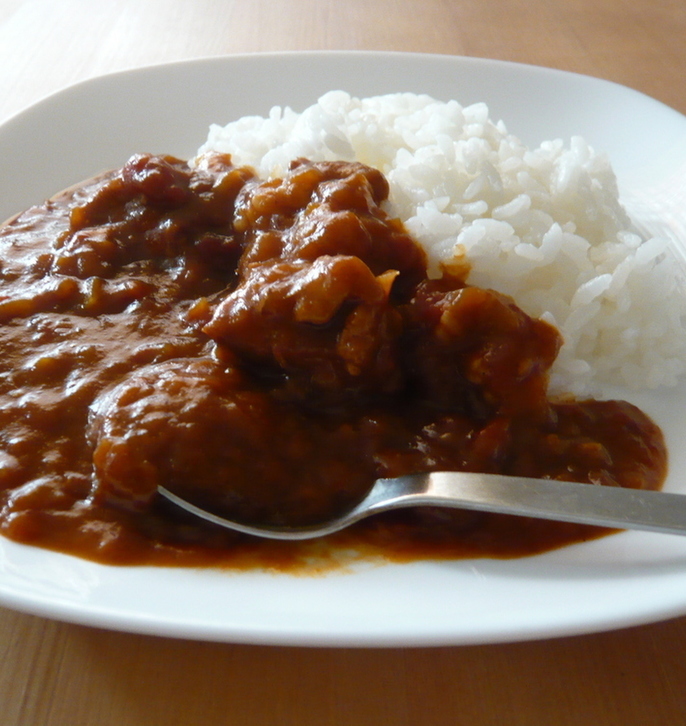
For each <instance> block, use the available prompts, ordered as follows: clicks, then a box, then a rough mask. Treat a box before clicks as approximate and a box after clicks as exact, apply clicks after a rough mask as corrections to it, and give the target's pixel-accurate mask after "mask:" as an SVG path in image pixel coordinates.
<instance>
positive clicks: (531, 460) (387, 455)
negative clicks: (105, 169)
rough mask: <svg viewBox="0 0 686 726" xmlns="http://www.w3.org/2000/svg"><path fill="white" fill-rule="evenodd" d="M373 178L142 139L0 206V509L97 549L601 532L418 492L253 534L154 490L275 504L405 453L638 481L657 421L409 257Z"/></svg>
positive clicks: (233, 510) (208, 502)
mask: <svg viewBox="0 0 686 726" xmlns="http://www.w3.org/2000/svg"><path fill="white" fill-rule="evenodd" d="M388 193H389V188H388V183H387V181H386V179H385V178H384V176H383V175H382V174H381V173H380V172H379V171H377V170H374V169H371V168H369V167H366V166H363V165H361V164H358V163H344V162H319V163H314V162H309V161H306V160H299V161H297V162H294V164H293V165H292V168H291V169H290V170H289V172H288V173H287V174H285V175H284V177H283V178H281V179H275V180H268V181H263V180H260V179H258V178H257V177H256V175H255V173H254V171H253V170H251V169H249V168H245V167H235V166H233V165H232V163H231V159H230V158H229V157H228V156H226V155H221V154H211V155H207V156H205V157H203V158H201V159H200V160H199V161H198V163H195V164H193V165H192V166H189V165H188V164H186V163H185V162H183V161H180V160H178V159H175V158H172V157H157V156H152V155H148V154H141V155H136V156H134V157H132V158H131V159H130V160H129V161H128V162H127V164H126V165H125V166H124V167H123V168H122V169H119V170H116V171H113V172H110V173H107V174H104V175H102V176H100V177H98V178H96V179H94V180H91V181H88V182H85V183H83V184H81V185H78V186H77V187H74V188H73V189H71V190H69V191H67V192H64V193H62V194H61V195H58V196H57V197H55V198H53V199H51V200H50V201H48V202H46V203H45V204H43V205H40V206H37V207H34V208H32V209H30V210H28V211H26V212H25V213H23V214H21V215H19V216H18V217H16V218H15V219H13V220H11V221H10V222H8V223H7V224H6V225H4V227H2V228H0V351H1V353H2V356H1V362H0V506H1V507H2V510H1V513H0V532H1V533H2V534H3V535H4V536H6V537H8V538H10V539H13V540H16V541H19V542H24V543H28V544H33V545H38V546H41V547H46V548H51V549H55V550H59V551H63V552H67V553H70V554H76V555H79V556H81V557H85V558H89V559H92V560H96V561H99V562H104V563H110V564H166V565H169V564H181V565H192V564H204V565H209V564H212V565H225V566H235V567H257V566H268V567H276V568H282V569H283V568H292V567H297V566H300V565H301V564H302V563H303V562H304V561H306V560H308V558H311V557H312V556H313V555H315V554H316V555H318V556H320V557H321V556H323V555H322V553H324V552H334V551H335V550H336V549H337V548H338V549H339V550H344V549H345V550H346V551H349V550H355V551H356V552H359V553H361V554H362V555H364V556H369V555H379V556H383V557H387V558H390V559H400V560H405V559H413V558H418V557H464V556H498V557H513V556H519V555H524V554H532V553H536V552H541V551H545V550H547V549H550V548H553V547H558V546H562V545H564V544H569V543H572V542H576V541H580V540H583V539H587V538H590V537H595V536H598V534H600V531H599V530H598V529H595V528H590V527H584V526H580V525H571V524H561V523H554V522H545V521H540V520H531V519H526V518H519V517H508V516H504V515H491V514H485V513H476V512H461V511H445V510H436V509H430V508H426V509H424V508H423V509H417V510H406V511H403V512H396V513H389V514H385V515H380V516H377V517H375V518H373V519H371V520H368V521H366V522H363V523H360V524H358V525H356V526H355V527H353V528H352V529H351V530H349V531H346V532H343V533H340V534H338V535H335V536H333V537H331V538H328V540H327V541H326V542H325V543H321V542H318V543H274V542H268V541H259V540H256V539H253V538H250V537H247V536H244V535H239V534H236V533H232V532H229V531H226V530H222V529H220V528H217V527H214V526H213V525H210V524H207V523H204V522H201V521H199V520H196V519H194V518H192V517H191V516H189V515H187V514H185V513H184V512H181V511H178V510H177V509H175V508H174V507H173V506H172V505H170V504H169V503H167V502H165V501H163V500H162V499H161V498H160V497H159V496H157V495H156V489H157V486H158V484H164V485H165V486H166V487H168V488H170V489H172V490H174V491H175V492H177V493H178V494H180V495H182V496H185V497H186V498H188V499H189V500H191V501H193V502H195V503H196V504H199V505H201V506H206V507H208V508H211V509H212V510H213V511H216V512H218V513H222V514H226V515H228V516H231V517H233V518H238V519H241V520H244V521H246V522H253V523H259V522H262V523H269V524H294V525H296V524H307V523H312V522H316V521H319V520H322V519H326V518H328V517H330V516H333V515H335V514H336V513H338V512H341V511H342V510H344V509H346V508H348V507H350V506H352V505H353V504H354V503H355V502H356V501H358V500H359V499H360V498H361V497H362V496H364V494H365V493H366V492H367V491H368V489H369V488H370V487H371V485H372V483H373V481H374V480H375V479H376V478H377V477H380V476H397V475H400V474H406V473H411V472H418V471H439V470H472V471H484V472H494V473H508V474H515V475H523V476H534V477H547V478H553V479H560V480H569V481H581V482H588V483H589V485H603V486H623V487H632V488H646V489H655V488H659V487H660V485H661V483H662V481H663V479H664V476H665V471H666V460H667V456H666V451H665V447H664V442H663V439H662V435H661V433H660V431H659V429H658V427H657V426H656V425H655V424H654V423H653V422H652V421H651V420H650V419H649V418H648V417H647V416H645V415H644V414H643V413H641V412H640V411H639V410H638V409H637V408H635V407H634V406H632V405H630V404H628V403H625V402H621V401H583V402H578V401H552V400H550V399H549V397H548V393H547V387H548V374H549V370H550V367H551V366H552V364H553V362H554V360H555V358H556V355H557V352H558V350H559V347H560V345H561V339H560V335H559V333H558V332H557V331H556V330H555V329H554V328H553V327H551V326H550V325H548V324H547V323H545V322H542V321H540V320H536V319H532V318H530V317H529V316H527V315H526V314H525V313H524V312H523V311H522V310H520V309H519V308H518V307H517V305H516V303H515V301H513V300H511V299H510V298H508V297H506V296H504V295H501V294H499V293H497V292H494V291H492V290H486V289H481V288H477V287H474V286H470V285H468V284H467V283H466V282H465V278H466V276H467V272H468V270H467V269H466V267H463V268H462V269H459V268H452V269H450V270H448V269H446V270H445V271H444V274H443V276H442V277H441V278H440V279H429V277H428V276H427V272H426V259H425V255H424V252H423V250H422V248H421V247H420V246H419V245H418V244H417V243H416V242H415V241H414V240H413V239H412V238H411V237H410V235H409V234H408V233H407V232H406V230H405V229H404V228H403V226H402V224H401V223H400V222H398V221H397V220H394V219H391V218H389V217H388V215H387V214H386V213H385V212H384V210H383V204H384V202H385V201H386V199H387V197H388Z"/></svg>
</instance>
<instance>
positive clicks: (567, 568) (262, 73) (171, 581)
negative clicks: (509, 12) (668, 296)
mask: <svg viewBox="0 0 686 726" xmlns="http://www.w3.org/2000/svg"><path fill="white" fill-rule="evenodd" d="M334 88H342V89H345V90H347V91H349V92H351V93H354V94H358V95H365V96H367V95H375V94H379V93H387V92H394V91H413V92H422V93H429V94H431V95H434V96H436V97H438V98H442V99H446V100H447V99H449V98H456V99H457V100H458V101H460V102H461V103H463V104H467V103H471V102H474V101H486V102H488V104H489V106H490V108H491V114H492V115H493V116H496V117H501V118H503V119H504V120H505V121H506V123H507V125H508V128H509V130H510V131H511V132H513V133H515V134H517V135H519V136H520V137H521V138H523V139H524V140H525V141H526V142H527V143H529V144H537V143H538V142H540V141H542V140H544V139H547V138H555V137H562V138H564V139H565V140H567V141H569V137H570V136H572V135H574V134H581V135H583V136H585V137H586V138H587V139H588V140H589V141H590V142H591V143H592V144H593V145H594V146H595V148H596V149H598V150H603V151H606V152H607V153H608V154H609V155H610V158H611V160H612V162H613V164H614V166H615V169H616V171H617V173H618V176H619V180H620V183H621V187H622V192H623V195H624V197H625V199H627V200H630V202H631V204H632V205H634V206H635V208H636V209H638V210H639V212H640V214H641V215H642V216H643V221H644V222H645V224H646V226H651V225H653V226H661V227H662V231H664V232H667V233H669V234H672V235H673V236H674V237H680V236H682V234H683V232H684V229H686V205H683V204H682V205H679V203H678V202H679V200H678V199H677V198H676V197H678V192H680V193H681V194H682V195H683V193H684V189H685V188H686V181H685V179H686V118H684V117H683V116H682V115H680V114H678V113H677V112H675V111H673V110H671V109H669V108H667V107H665V106H663V105H661V104H660V103H658V102H656V101H654V100H652V99H649V98H647V97H645V96H643V95H641V94H639V93H637V92H635V91H632V90H629V89H627V88H624V87H621V86H617V85H614V84H611V83H608V82H605V81H600V80H596V79H592V78H587V77H583V76H578V75H572V74H568V73H563V72H560V71H553V70H546V69H541V68H534V67H527V66H521V65H513V64H509V63H502V62H497V61H487V60H478V59H468V58H455V57H440V56H417V55H404V54H379V53H296V54H285V55H283V54H282V55H258V56H247V57H229V58H215V59H204V60H198V61H192V62H185V63H179V64H173V65H167V66H161V67H153V68H144V69H140V70H135V71H130V72H126V73H120V74H116V75H112V76H107V77H103V78H97V79H94V80H91V81H88V82H86V83H83V84H80V85H78V86H75V87H72V88H69V89H67V90H65V91H62V92H60V93H58V94H56V95H54V96H51V97H49V98H47V99H45V100H43V101H42V102H40V103H38V104H36V105H35V106H33V107H32V108H30V109H28V110H26V111H24V112H23V113H21V114H19V115H18V116H16V117H14V118H12V119H10V120H9V121H7V122H6V123H5V124H4V125H3V126H1V127H0V160H2V162H1V163H2V166H3V169H4V173H3V174H2V176H1V177H0V218H2V219H4V218H7V217H9V216H10V215H11V214H13V213H15V212H18V211H20V210H22V209H23V208H25V207H27V206H29V205H31V204H32V203H34V202H36V201H39V200H40V199H41V198H42V197H45V196H47V195H49V194H51V193H53V192H55V191H56V190H59V189H60V188H62V187H65V186H68V185H69V184H71V183H73V182H76V181H78V180H80V179H82V178H85V177H88V176H90V175H92V174H94V173H96V172H98V171H100V170H102V169H104V168H108V167H112V166H118V165H121V164H122V163H123V162H124V161H126V159H127V158H128V156H129V155H130V154H132V153H134V152H140V151H151V152H156V153H171V154H176V155H179V156H189V155H191V154H192V153H193V152H194V151H195V149H196V148H197V147H198V146H199V145H200V143H202V141H203V140H204V138H205V136H206V131H207V127H208V125H209V124H210V123H211V122H219V123H227V122H228V121H230V120H232V119H233V118H235V117H237V116H242V115H245V114H254V113H259V114H265V113H267V112H268V110H269V108H270V107H271V106H272V105H275V104H278V105H290V106H292V107H294V108H295V109H296V110H302V108H304V107H305V106H306V105H309V104H310V103H312V102H314V101H315V100H316V99H317V97H318V96H319V95H321V94H322V93H324V92H325V91H327V90H331V89H334ZM668 192H669V193H668ZM683 238H686V236H684V237H682V239H683ZM632 400H634V401H635V402H636V403H638V404H639V405H641V406H642V407H643V408H644V409H645V410H646V411H647V412H648V413H650V414H651V415H652V416H653V417H654V418H655V419H657V421H658V422H659V423H660V424H661V425H662V427H663V429H664V430H665V432H666V435H667V439H668V445H669V446H670V449H671V469H670V470H671V474H670V477H669V480H668V483H667V488H668V489H670V490H673V491H679V490H681V491H684V492H686V478H685V477H684V471H686V447H685V446H684V445H683V439H684V431H685V429H686V425H685V424H686V418H685V417H686V414H685V413H684V412H685V411H686V387H684V386H682V387H680V388H679V389H678V390H676V391H673V390H670V391H666V392H662V393H659V394H656V395H645V396H641V397H639V398H636V397H633V398H632ZM0 602H2V603H3V604H5V605H7V606H9V607H13V608H16V609H19V610H24V611H28V612H32V613H37V614H40V615H45V616H49V617H55V618H60V619H64V620H68V621H74V622H79V623H86V624H92V625H97V626H101V627H107V628H113V629H120V630H128V631H136V632H145V633H154V634H161V635H169V636H178V637H185V638H197V639H204V640H222V641H236V642H251V643H273V644H295V645H419V644H462V643H485V642H496V641H507V640H522V639H528V638H542V637H548V636H556V635H569V634H575V633H584V632H592V631H598V630H603V629H609V628H617V627H622V626H627V625H632V624H639V623H645V622H649V621H654V620H659V619H663V618H668V617H671V616H676V615H680V614H684V613H686V538H680V537H676V536H666V535H653V534H648V533H625V534H620V535H616V536H613V537H610V538H606V539H603V540H600V541H596V542H592V543H588V544H583V545H575V546H573V547H568V548H566V549H563V550H560V551H557V552H553V553H549V554H546V555H542V556H537V557H532V558H527V559H521V560H513V561H497V560H467V561H456V562H436V563H434V562H424V563H415V564H410V565H402V566H398V565H388V566H378V567H372V566H368V567H360V568H358V569H356V570H355V571H354V572H351V573H347V574H343V573H339V574H330V575H327V576H322V577H293V576H288V575H271V574H264V573H260V572H251V573H243V574H232V573H226V572H218V571H211V570H192V569H188V570H183V569H163V568H159V569H155V568H117V567H106V566H100V565H95V564H92V563H89V562H86V561H81V560H78V559H75V558H72V557H68V556H63V555H60V554H56V553H52V552H47V551H43V550H40V549H33V548H31V547H25V546H20V545H17V544H15V543H13V542H9V541H6V540H3V539H0Z"/></svg>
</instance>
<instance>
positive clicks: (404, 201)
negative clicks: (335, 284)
mask: <svg viewBox="0 0 686 726" xmlns="http://www.w3.org/2000/svg"><path fill="white" fill-rule="evenodd" d="M209 150H216V151H221V152H228V153H230V154H231V155H232V157H233V160H234V163H236V164H241V165H244V164H245V165H250V166H253V167H255V169H256V170H257V172H258V173H259V174H260V175H261V176H263V177H265V178H270V177H275V176H279V175H281V174H283V173H284V172H285V171H286V170H287V168H288V165H289V163H290V162H291V161H292V160H293V159H296V158H298V157H305V158H308V159H311V160H316V161H323V160H336V159H342V160H357V161H361V162H363V163H365V164H368V165H370V166H373V167H376V168H378V169H380V170H381V171H382V172H383V173H384V174H385V175H386V176H387V178H388V181H389V183H390V186H391V195H390V200H389V204H388V211H389V212H390V213H391V214H392V215H394V216H397V217H399V218H400V219H401V220H402V221H403V222H404V223H405V225H406V227H407V229H408V230H409V231H410V233H411V234H412V235H413V236H414V237H415V238H416V239H417V240H418V241H419V242H420V243H421V244H422V245H423V246H424V247H425V249H426V251H427V254H428V258H429V263H430V274H432V275H438V274H440V266H441V265H442V264H449V263H450V260H451V259H455V257H456V256H457V257H458V258H459V256H461V255H466V256H467V260H468V261H469V263H470V265H471V273H470V276H469V282H470V283H472V284H474V285H479V286H481V287H489V288H493V289H496V290H499V291H501V292H504V293H506V294H508V295H511V296H512V297H513V298H514V300H515V301H516V302H517V304H518V305H519V306H520V307H521V308H522V309H523V310H525V311H526V312H527V313H528V314H530V315H532V316H536V317H541V318H543V319H544V320H547V321H549V322H550V323H552V324H553V325H555V326H556V327H557V328H558V329H559V330H560V332H561V333H562V336H563V338H564V345H563V347H562V350H561V352H560V356H559V358H558V360H557V362H556V364H555V367H554V369H553V373H552V378H551V390H552V391H555V392H562V391H567V392H570V393H573V394H577V395H584V394H588V393H591V392H595V391H598V390H600V388H601V387H602V386H603V384H606V383H613V384H620V385H625V386H627V387H629V388H632V389H640V388H655V387H657V386H661V385H674V384H675V383H676V381H677V378H678V377H679V376H680V375H681V374H683V373H684V371H685V370H686V292H685V290H684V284H683V278H684V275H683V269H682V265H681V264H680V262H679V258H678V256H677V255H676V254H675V252H674V250H673V249H672V248H671V247H670V246H669V244H668V243H667V241H666V240H663V239H659V238H652V239H648V240H645V239H643V238H641V237H640V236H639V235H638V234H637V233H636V232H635V231H633V230H632V225H631V222H630V220H629V218H628V216H627V214H626V212H625V211H624V209H623V208H622V206H621V204H620V202H619V199H618V191H617V184H616V180H615V176H614V173H613V171H612V168H611V166H610V164H609V161H608V159H607V158H606V157H605V156H604V155H602V154H597V153H595V152H594V150H593V149H592V148H590V147H589V146H588V144H587V143H586V142H585V141H584V140H583V139H582V138H580V137H575V138H573V139H572V140H571V143H570V144H569V146H568V147H566V146H565V145H564V144H563V142H562V141H560V140H556V141H546V142H544V143H542V144H541V145H540V146H539V147H538V148H536V149H529V148H527V147H526V146H525V145H524V144H523V143H522V142H521V141H520V140H519V139H518V138H516V137H515V136H513V135H511V134H508V132H507V130H506V128H505V125H504V124H503V123H502V122H494V121H492V120H491V119H490V118H489V112H488V108H487V106H486V105H485V104H483V103H478V104H474V105H472V106H468V107H463V106H460V105H459V104H458V103H457V102H455V101H451V102H449V103H442V102H438V101H436V100H434V99H432V98H429V97H427V96H417V95H413V94H396V95H389V96H378V97H374V98H366V99H359V98H353V97H351V96H349V95H348V94H346V93H344V92H342V91H332V92H330V93H327V94H326V95H325V96H323V97H322V98H321V99H320V100H319V102H318V103H316V104H315V105H313V106H311V107H309V108H308V109H306V110H305V111H304V112H302V113H296V112H294V111H292V110H291V109H288V108H284V109H282V108H278V107H276V108H274V109H272V111H271V112H270V114H269V116H268V117H267V118H262V117H246V118H242V119H239V120H237V121H235V122H233V123H230V124H229V125H228V126H224V127H221V126H212V127H211V129H210V134H209V137H208V140H207V142H206V143H205V144H204V145H203V146H202V147H201V149H200V152H199V153H202V152H205V151H209Z"/></svg>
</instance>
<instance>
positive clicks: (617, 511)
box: [158, 471, 686, 540]
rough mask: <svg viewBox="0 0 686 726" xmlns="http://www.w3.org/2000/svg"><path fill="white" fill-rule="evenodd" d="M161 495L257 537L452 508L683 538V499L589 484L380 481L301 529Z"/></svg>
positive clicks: (458, 476) (328, 530)
mask: <svg viewBox="0 0 686 726" xmlns="http://www.w3.org/2000/svg"><path fill="white" fill-rule="evenodd" d="M158 491H159V493H160V494H161V495H162V496H163V497H165V498H166V499H168V500H169V501H171V502H173V503H174V504H176V505H177V506H179V507H181V508H183V509H185V510H186V511H188V512H190V513H192V514H194V515H196V516H198V517H201V518H202V519H205V520H207V521H209V522H212V523H214V524H217V525H220V526H222V527H226V528H228V529H231V530H235V531H237V532H243V533H244V534H250V535H253V536H255V537H263V538H267V539H277V540H306V539H314V538H317V537H324V536H326V535H329V534H333V533H334V532H338V531H340V530H342V529H345V528H346V527H349V526H350V525H352V524H354V523H355V522H358V521H360V520H361V519H365V518H366V517H371V516H372V515H374V514H380V513H381V512H388V511H390V510H392V509H401V508H406V507H422V506H423V507H427V506H430V507H450V508H457V509H471V510H479V511H485V512H498V513H500V514H514V515H519V516H524V517H536V518H540V519H552V520H556V521H560V522H576V523H580V524H590V525H596V526H599V527H610V528H614V529H639V530H648V531H652V532H662V533H665V534H680V535H685V534H686V496H684V495H682V494H670V493H666V492H658V491H646V490H639V489H622V488H620V487H605V486H598V485H594V484H580V483H577V482H567V481H557V480H552V479H532V478H527V477H515V476H505V475H501V474H478V473H472V472H453V471H451V472H430V473H423V474H409V475H406V476H400V477H397V478H393V479H377V480H376V482H375V483H374V486H373V487H372V488H371V490H370V491H369V493H368V494H367V496H366V497H365V498H364V499H363V500H362V501H360V502H359V504H357V505H356V506H355V507H353V508H352V509H351V510H349V511H348V512H346V513H345V514H343V515H342V516H340V517H337V518H336V519H333V520H329V521H328V522H323V523H321V524H316V525H310V526H305V527H274V526H266V525H265V526H260V525H248V524H243V523H241V522H235V521H233V520H230V519H226V518H224V517H220V516H218V515H216V514H213V513H211V512H208V511H206V510H204V509H201V508H199V507H196V506H195V505H193V504H191V503H190V502H188V501H186V500H185V499H182V498H181V497H178V496H177V495H176V494H174V493H173V492H171V491H169V490H168V489H166V488H164V487H158Z"/></svg>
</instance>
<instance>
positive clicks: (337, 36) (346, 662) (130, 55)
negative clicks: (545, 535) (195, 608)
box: [0, 0, 686, 726]
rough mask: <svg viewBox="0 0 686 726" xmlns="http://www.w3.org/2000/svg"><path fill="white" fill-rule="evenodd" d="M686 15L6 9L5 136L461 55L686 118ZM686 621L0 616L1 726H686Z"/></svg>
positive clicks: (154, 2) (565, 9) (677, 7)
mask: <svg viewBox="0 0 686 726" xmlns="http://www.w3.org/2000/svg"><path fill="white" fill-rule="evenodd" d="M685 39H686V4H685V3H684V0H659V2H657V1H656V0H345V2H335V1H334V0H186V1H184V0H118V1H117V2H115V1H110V2H105V1H104V0H103V1H102V2H101V1H100V0H98V1H97V2H94V1H93V0H59V2H55V0H2V2H0V119H3V118H5V117H7V116H10V115H11V114H13V113H15V112H17V111H19V110H20V109H22V108H23V107H25V106H27V105H28V104H30V103H32V102H34V101H36V100H37V99H39V98H40V97H42V96H43V95H45V94H48V93H50V92H53V91H55V90H58V89H60V88H61V87H63V86H65V85H68V84H71V83H73V82H75V81H79V80H81V79H84V78H87V77H90V76H94V75H98V74H101V73H105V72H109V71H113V70H118V69H123V68H130V67H135V66H139V65H144V64H150V63H157V62H163V61H169V60H176V59H185V58H192V57H198V56H206V55H218V54H227V53H238V52H253V51H265V50H300V49H379V50H381V49H383V50H402V51H421V52H431V53H450V54H459V55H471V56H482V57H492V58H500V59H505V60H510V61H520V62H525V63H533V64H538V65H546V66H552V67H557V68H562V69H566V70H570V71H577V72H580V73H586V74H589V75H594V76H600V77H603V78H607V79H610V80H614V81H617V82H619V83H623V84H626V85H628V86H631V87H633V88H636V89H638V90H641V91H643V92H645V93H647V94H649V95H652V96H654V97H656V98H658V99H660V100H662V101H664V102H665V103H667V104H669V105H671V106H673V107H674V108H676V109H678V110H680V111H681V112H684V113H686V82H685V81H684V73H685V72H686V42H685ZM685 683H686V619H678V620H675V621H671V622H665V623H661V624H657V625H649V626H645V627H639V628H634V629H630V630H624V631H618V632H611V633H607V634H601V635H591V636H585V637H574V638H566V639H558V640H550V641H543V642H531V643H520V644H508V645H489V646H470V647H461V648H417V649H397V650H393V649H380V650H367V649H361V650H355V649H300V648H284V647H278V648H277V647H257V646H242V645H241V646H234V645H223V644H208V643H194V642H185V641H176V640H166V639H162V638H154V637H146V636H139V635H129V634H121V633H113V632H105V631H99V630H96V629H90V628H87V627H81V626H75V625H67V624H63V623H58V622H52V621H49V620H44V619H41V618H37V617H33V616H29V615H24V614H19V613H16V612H12V611H10V610H5V609H0V723H1V724H2V725H3V726H87V725H90V724H93V725H97V726H152V725H154V724H165V726H175V725H179V726H195V725H196V724H208V725H210V724H224V723H226V724H229V723H231V724H250V725H251V726H256V725H259V724H280V725H282V726H288V725H289V724H293V725H295V724H298V726H308V725H310V724H311V725H312V726H314V725H315V724H316V725H317V726H321V725H323V724H341V725H345V726H366V725H367V724H369V725H371V724H375V725H380V724H389V725H392V726H400V725H401V724H413V725H414V724H446V725H448V724H449V725H450V726H458V725H459V726H476V725H478V726H491V725H493V724H502V725H503V726H539V725H540V726H549V725H550V726H553V725H554V726H567V725H569V726H572V725H574V726H576V725H581V724H583V725H584V726H587V725H588V724H599V725H610V724H613V725H614V724H616V725H617V726H619V725H621V726H631V725H633V724H635V725H636V726H653V725H655V726H656V725H657V724H660V725H664V726H678V725H679V724H685V723H686V688H685V687H684V684H685Z"/></svg>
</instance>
